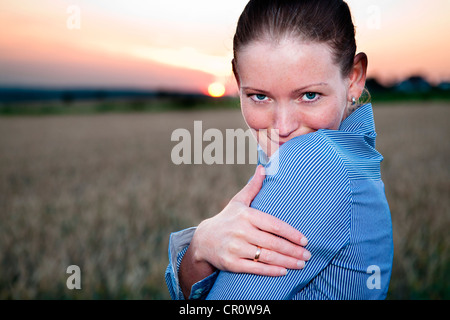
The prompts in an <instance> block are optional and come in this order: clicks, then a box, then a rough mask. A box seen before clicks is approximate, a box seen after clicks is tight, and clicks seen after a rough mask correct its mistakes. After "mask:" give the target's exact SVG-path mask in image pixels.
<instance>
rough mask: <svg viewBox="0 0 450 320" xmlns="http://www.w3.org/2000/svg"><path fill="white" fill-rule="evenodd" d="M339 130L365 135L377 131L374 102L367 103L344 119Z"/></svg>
mask: <svg viewBox="0 0 450 320" xmlns="http://www.w3.org/2000/svg"><path fill="white" fill-rule="evenodd" d="M339 131H346V132H353V133H359V134H365V135H372V134H374V133H375V121H374V119H373V111H372V104H371V103H367V104H364V105H362V106H360V107H359V108H357V109H356V110H355V111H353V112H352V113H351V114H350V115H349V116H348V117H347V118H345V119H344V121H342V123H341V125H340V127H339Z"/></svg>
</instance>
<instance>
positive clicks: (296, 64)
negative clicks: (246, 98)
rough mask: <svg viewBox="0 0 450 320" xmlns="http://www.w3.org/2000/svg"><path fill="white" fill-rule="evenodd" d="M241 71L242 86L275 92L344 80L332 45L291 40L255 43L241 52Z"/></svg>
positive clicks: (238, 64)
mask: <svg viewBox="0 0 450 320" xmlns="http://www.w3.org/2000/svg"><path fill="white" fill-rule="evenodd" d="M237 69H238V70H237V71H238V75H239V80H240V82H241V86H250V87H257V88H258V89H262V90H267V91H271V92H272V91H273V90H275V89H279V90H281V89H282V88H283V87H289V88H286V89H289V90H290V89H295V87H301V86H305V85H308V84H310V83H318V82H330V81H333V80H334V81H338V80H339V79H340V68H339V66H338V65H337V64H336V63H335V62H334V61H333V54H332V52H331V48H330V47H329V45H328V44H326V43H318V42H302V41H299V40H291V39H283V40H281V41H276V42H275V41H269V40H262V41H254V42H251V43H250V44H248V45H246V46H245V47H243V48H242V50H241V51H239V53H238V56H237Z"/></svg>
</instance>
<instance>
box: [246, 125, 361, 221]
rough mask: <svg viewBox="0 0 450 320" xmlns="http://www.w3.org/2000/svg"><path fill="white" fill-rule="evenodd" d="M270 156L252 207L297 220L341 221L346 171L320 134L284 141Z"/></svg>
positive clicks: (347, 198) (347, 204)
mask: <svg viewBox="0 0 450 320" xmlns="http://www.w3.org/2000/svg"><path fill="white" fill-rule="evenodd" d="M275 155H276V157H272V158H271V162H270V166H271V167H272V171H271V174H269V175H267V176H266V178H265V180H264V183H263V187H262V188H261V191H260V193H259V194H258V195H257V197H256V198H255V199H254V202H253V203H252V207H255V208H257V209H258V210H261V211H264V212H267V213H272V214H274V215H275V216H277V217H278V218H281V219H284V220H286V221H287V222H290V223H291V224H292V225H294V227H297V225H296V224H297V223H302V221H303V222H305V221H306V220H308V221H318V220H320V221H322V222H323V223H329V222H330V221H335V222H337V223H341V222H344V221H346V220H347V219H343V220H342V217H343V216H346V215H348V214H349V213H350V208H351V198H352V195H351V189H350V181H349V178H348V172H347V169H346V167H345V164H344V162H343V161H342V159H341V157H340V155H339V153H338V152H336V151H335V150H334V148H333V146H332V145H330V143H329V142H328V141H327V138H326V137H324V136H322V135H321V134H320V133H311V134H307V135H304V136H300V137H296V138H293V139H291V140H290V141H288V142H286V143H285V144H284V145H282V147H280V149H279V150H278V154H275ZM266 172H267V170H266Z"/></svg>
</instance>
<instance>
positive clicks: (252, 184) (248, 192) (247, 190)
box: [233, 165, 265, 206]
mask: <svg viewBox="0 0 450 320" xmlns="http://www.w3.org/2000/svg"><path fill="white" fill-rule="evenodd" d="M264 178H265V171H264V167H263V166H262V165H259V166H257V167H256V170H255V174H254V175H253V177H252V179H251V180H250V181H249V182H248V183H247V185H246V186H245V187H244V188H242V190H241V191H239V192H238V193H237V194H236V195H235V196H234V198H233V200H235V201H239V202H242V203H244V204H245V205H246V206H250V203H251V202H252V201H253V199H254V198H255V197H256V195H257V194H258V192H259V190H261V187H262V184H263V181H264Z"/></svg>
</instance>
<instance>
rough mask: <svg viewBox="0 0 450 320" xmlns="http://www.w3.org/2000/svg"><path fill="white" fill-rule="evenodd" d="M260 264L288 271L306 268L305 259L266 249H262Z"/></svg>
mask: <svg viewBox="0 0 450 320" xmlns="http://www.w3.org/2000/svg"><path fill="white" fill-rule="evenodd" d="M258 262H262V263H265V264H270V265H274V266H280V267H284V268H287V269H303V268H304V267H305V261H304V260H303V259H296V258H293V257H290V256H286V255H284V254H280V253H278V252H275V251H272V250H269V249H266V248H261V253H260V255H259V259H258Z"/></svg>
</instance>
